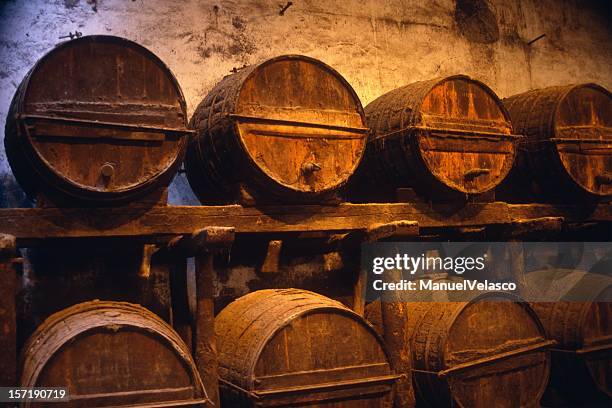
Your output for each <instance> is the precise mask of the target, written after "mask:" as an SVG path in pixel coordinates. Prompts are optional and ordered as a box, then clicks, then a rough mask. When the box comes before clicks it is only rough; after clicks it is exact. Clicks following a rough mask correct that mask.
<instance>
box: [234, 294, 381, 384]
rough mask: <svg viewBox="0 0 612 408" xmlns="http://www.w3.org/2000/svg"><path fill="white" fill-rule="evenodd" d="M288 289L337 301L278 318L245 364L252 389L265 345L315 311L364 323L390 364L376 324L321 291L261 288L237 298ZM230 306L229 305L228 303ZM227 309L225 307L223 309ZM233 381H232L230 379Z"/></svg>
mask: <svg viewBox="0 0 612 408" xmlns="http://www.w3.org/2000/svg"><path fill="white" fill-rule="evenodd" d="M287 290H292V291H294V292H293V293H302V294H306V295H309V296H312V295H315V297H317V298H323V299H324V300H327V301H330V302H331V303H335V305H334V304H328V305H311V306H310V307H309V308H308V309H305V310H300V311H298V312H294V313H288V314H287V316H283V320H282V321H281V320H277V322H278V324H277V325H276V326H275V327H274V328H273V329H272V330H269V331H268V332H267V333H266V335H265V336H262V337H261V338H260V339H259V340H258V342H257V343H256V349H255V350H254V351H253V352H252V355H253V356H254V357H255V358H253V359H251V361H249V362H248V365H245V368H247V370H245V371H246V372H248V373H250V375H249V377H248V378H246V379H245V380H246V382H247V384H248V385H249V388H250V389H251V390H254V389H256V387H255V381H256V379H257V378H256V377H255V368H256V365H257V362H258V361H259V359H260V357H261V353H262V351H263V349H264V347H265V346H266V345H267V344H268V343H269V341H270V339H272V337H274V336H275V335H276V334H277V333H278V332H280V331H281V330H283V329H284V328H285V327H287V326H288V325H290V324H291V322H292V321H293V320H295V319H297V318H300V317H303V316H307V315H309V314H314V313H320V312H326V311H327V312H328V311H334V312H337V313H338V314H340V315H344V316H345V317H347V318H349V319H352V320H353V321H355V322H357V323H362V324H363V325H364V326H365V327H366V330H367V331H368V332H369V333H370V334H373V335H374V337H375V339H376V341H377V343H378V345H379V346H380V349H381V350H382V352H383V354H384V356H385V359H386V360H387V363H388V364H389V367H391V366H390V358H389V353H388V352H387V349H386V346H385V343H384V340H383V338H382V336H381V335H380V334H379V333H378V332H377V331H376V329H375V328H374V326H372V324H371V323H370V322H369V321H367V320H366V319H365V317H363V316H360V315H359V314H358V313H356V312H355V311H353V310H351V309H349V308H348V307H346V306H345V305H343V304H342V303H340V302H338V301H337V300H335V299H332V298H329V297H327V296H323V295H321V294H319V293H316V292H312V291H309V290H305V289H295V288H290V289H261V290H257V291H254V292H250V293H247V294H246V295H244V296H241V297H240V298H238V299H236V300H239V299H244V298H246V297H247V296H250V295H252V294H255V293H261V292H264V291H265V292H269V293H279V292H282V291H287ZM228 306H229V305H228ZM223 310H225V309H223ZM390 370H391V371H392V369H391V368H390ZM230 382H231V381H230Z"/></svg>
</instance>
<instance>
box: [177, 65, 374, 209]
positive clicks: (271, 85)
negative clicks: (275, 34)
mask: <svg viewBox="0 0 612 408" xmlns="http://www.w3.org/2000/svg"><path fill="white" fill-rule="evenodd" d="M190 125H191V127H192V128H194V129H195V130H196V131H197V135H196V136H195V137H194V138H193V139H192V141H191V143H190V146H189V148H188V151H187V156H186V162H185V165H186V166H185V167H186V170H187V177H188V179H189V183H190V184H191V187H192V188H193V190H194V191H195V193H196V194H197V195H198V197H199V198H200V200H201V201H202V203H210V204H219V203H228V202H236V201H239V200H240V199H241V194H244V191H246V192H247V194H248V195H250V196H258V197H259V199H260V200H261V198H262V196H263V198H267V199H268V200H270V199H272V197H274V198H275V199H277V200H278V199H282V200H286V201H289V200H291V201H305V202H307V201H311V200H314V199H319V198H320V197H321V196H323V195H325V194H326V193H330V192H332V191H335V190H337V189H338V188H339V187H341V186H342V185H343V184H344V183H346V181H347V179H348V178H349V177H350V176H351V174H352V173H353V171H354V170H355V168H356V167H357V164H358V163H359V161H360V160H361V156H362V154H363V151H364V149H365V144H366V138H367V136H366V135H367V128H366V127H365V116H364V113H363V108H362V106H361V102H360V101H359V98H358V97H357V95H356V94H355V91H354V90H353V88H351V86H350V85H349V84H348V82H346V80H345V79H344V78H342V76H340V74H338V73H337V72H336V71H335V70H333V69H332V68H331V67H329V66H327V65H325V64H324V63H322V62H321V61H317V60H315V59H312V58H308V57H304V56H299V55H285V56H280V57H277V58H273V59H271V60H268V61H265V62H263V63H261V64H258V65H253V66H250V67H246V68H243V69H242V70H241V71H239V72H238V73H235V74H233V75H229V76H227V77H225V78H224V79H223V80H222V81H221V82H220V83H219V84H218V85H217V86H215V87H214V88H213V90H212V91H211V92H210V93H209V94H208V96H207V97H206V98H205V99H204V100H203V101H202V102H201V103H200V105H199V106H198V108H197V109H196V111H195V113H194V115H193V117H192V118H191V122H190Z"/></svg>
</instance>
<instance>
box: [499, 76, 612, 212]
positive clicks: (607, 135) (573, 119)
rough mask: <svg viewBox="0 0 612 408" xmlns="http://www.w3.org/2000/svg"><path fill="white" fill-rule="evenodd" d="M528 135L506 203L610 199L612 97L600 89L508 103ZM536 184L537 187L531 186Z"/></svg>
mask: <svg viewBox="0 0 612 408" xmlns="http://www.w3.org/2000/svg"><path fill="white" fill-rule="evenodd" d="M503 102H504V105H505V106H506V108H507V109H508V112H509V113H510V117H511V118H512V124H513V126H514V129H515V131H516V132H518V133H520V134H524V135H525V136H526V140H525V141H524V143H521V149H520V154H519V156H518V157H517V163H516V166H515V169H513V171H512V172H511V174H510V176H509V177H508V179H507V180H506V183H504V186H503V187H504V189H503V190H504V192H503V194H504V197H503V198H504V199H506V200H509V201H526V200H534V199H536V200H540V201H541V200H542V199H547V198H548V199H551V198H553V199H555V200H556V201H573V200H576V199H584V198H590V199H601V198H605V197H608V198H609V197H610V196H612V95H611V94H610V92H609V91H608V90H606V89H605V88H603V87H601V86H599V85H596V84H580V85H567V86H555V87H550V88H544V89H537V90H533V91H529V92H525V93H522V94H519V95H514V96H511V97H509V98H506V99H504V101H503ZM532 181H535V183H533V182H532Z"/></svg>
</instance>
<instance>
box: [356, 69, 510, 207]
mask: <svg viewBox="0 0 612 408" xmlns="http://www.w3.org/2000/svg"><path fill="white" fill-rule="evenodd" d="M365 112H366V117H367V120H368V125H369V126H370V127H371V128H372V132H371V134H370V139H369V142H368V146H367V150H366V154H365V158H364V160H363V162H362V165H361V166H360V168H359V169H358V171H357V174H356V176H355V178H354V182H355V183H352V184H351V195H352V196H354V197H355V198H356V199H364V198H365V199H372V198H373V196H372V191H375V192H376V191H381V192H384V187H387V190H388V192H386V194H387V196H385V197H383V199H385V198H386V199H387V200H389V199H390V198H393V197H389V196H388V194H393V190H394V189H396V188H405V187H410V188H413V189H415V190H416V191H417V192H419V193H421V194H423V195H426V196H428V197H430V198H442V197H449V196H450V197H453V198H457V197H460V196H469V195H478V194H482V193H484V192H487V191H489V190H491V189H493V188H495V187H496V186H497V185H498V184H499V183H500V182H501V181H502V180H503V179H504V177H505V176H506V175H507V174H508V172H509V171H510V169H511V168H512V163H513V161H514V156H515V152H516V141H517V139H518V137H517V136H516V135H513V134H512V126H511V124H510V119H509V116H508V114H507V112H506V110H505V108H504V106H503V105H502V103H501V101H500V100H499V98H498V97H497V96H496V95H495V93H494V92H493V91H492V90H491V89H490V88H489V87H487V86H486V85H485V84H483V83H482V82H479V81H476V80H474V79H471V78H469V77H467V76H465V75H454V76H450V77H446V78H437V79H432V80H428V81H421V82H415V83H412V84H409V85H406V86H403V87H401V88H397V89H394V90H392V91H390V92H388V93H386V94H384V95H382V96H380V97H379V98H377V99H375V100H374V101H373V102H371V103H370V104H368V106H366V108H365Z"/></svg>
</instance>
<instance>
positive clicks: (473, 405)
mask: <svg viewBox="0 0 612 408" xmlns="http://www.w3.org/2000/svg"><path fill="white" fill-rule="evenodd" d="M517 300H518V299H517V298H516V297H514V296H511V295H509V294H505V293H495V292H491V293H485V294H480V295H477V296H476V297H474V298H473V299H472V300H470V301H469V302H410V303H408V315H409V317H408V319H409V321H408V329H409V336H410V337H409V343H408V344H406V346H405V349H406V352H409V353H411V355H412V378H413V384H414V387H415V395H416V397H417V402H418V403H424V404H426V405H427V406H432V407H448V406H456V407H465V408H468V407H469V408H477V407H483V408H488V407H496V408H497V407H508V408H515V407H539V406H540V405H539V401H540V398H541V397H542V395H543V393H544V390H545V388H546V384H547V382H548V374H549V369H550V357H549V353H548V350H547V347H548V346H550V342H549V341H547V340H546V339H545V336H544V329H543V328H542V326H541V324H540V322H539V320H538V318H537V316H536V315H535V313H534V312H533V311H532V310H531V308H530V307H529V305H528V304H527V303H521V302H517ZM366 318H367V319H368V320H370V321H371V322H372V323H373V324H374V326H375V327H377V329H378V330H379V332H382V319H381V317H380V301H376V302H373V303H371V304H369V305H368V306H367V308H366ZM518 390H520V392H519V391H518Z"/></svg>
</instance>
